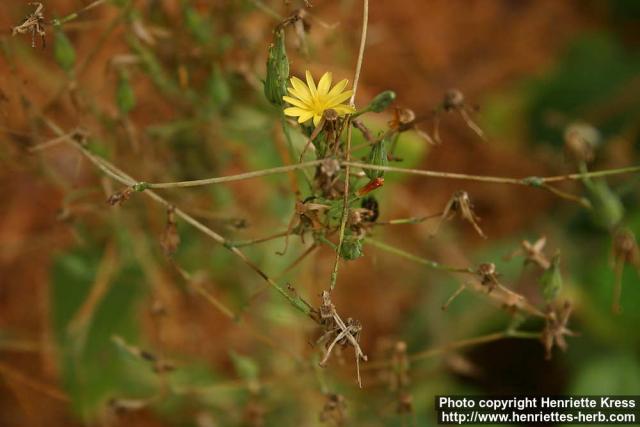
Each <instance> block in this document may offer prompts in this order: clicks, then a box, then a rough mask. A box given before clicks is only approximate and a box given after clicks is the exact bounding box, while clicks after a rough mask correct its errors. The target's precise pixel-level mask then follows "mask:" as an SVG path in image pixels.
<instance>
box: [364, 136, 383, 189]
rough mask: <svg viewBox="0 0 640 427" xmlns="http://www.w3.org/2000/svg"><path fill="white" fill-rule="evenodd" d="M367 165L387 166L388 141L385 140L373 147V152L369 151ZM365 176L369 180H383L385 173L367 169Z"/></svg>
mask: <svg viewBox="0 0 640 427" xmlns="http://www.w3.org/2000/svg"><path fill="white" fill-rule="evenodd" d="M367 163H369V164H370V165H374V166H387V165H388V164H389V160H388V159H387V139H386V138H383V139H382V140H380V141H379V142H377V143H375V144H373V145H371V151H369V157H368V158H367ZM364 173H365V175H367V177H368V178H369V179H376V178H382V177H383V176H384V171H382V170H376V169H365V170H364Z"/></svg>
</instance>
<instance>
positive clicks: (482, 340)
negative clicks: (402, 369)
mask: <svg viewBox="0 0 640 427" xmlns="http://www.w3.org/2000/svg"><path fill="white" fill-rule="evenodd" d="M505 338H518V339H538V338H540V334H539V333H537V332H534V333H531V332H523V331H505V332H496V333H493V334H488V335H483V336H480V337H475V338H469V339H465V340H460V341H456V342H454V343H450V344H447V345H444V346H442V347H437V348H432V349H429V350H425V351H421V352H418V353H414V354H412V355H410V356H409V360H410V361H412V362H415V361H418V360H423V359H428V358H430V357H433V356H437V355H439V354H443V353H448V352H450V351H453V350H458V349H461V348H465V347H471V346H474V345H479V344H486V343H489V342H493V341H499V340H501V339H505Z"/></svg>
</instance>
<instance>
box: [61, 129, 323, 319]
mask: <svg viewBox="0 0 640 427" xmlns="http://www.w3.org/2000/svg"><path fill="white" fill-rule="evenodd" d="M49 125H50V127H52V128H53V129H54V130H55V131H56V133H58V134H59V135H60V136H63V133H62V132H61V131H60V130H59V129H57V127H56V126H55V125H53V124H52V123H49ZM66 141H67V142H69V143H70V144H72V145H73V146H74V147H75V148H77V149H78V150H79V151H80V152H81V153H82V154H83V155H84V156H85V157H86V158H87V159H88V160H89V161H90V162H91V163H93V164H94V165H95V166H97V167H98V168H99V169H100V170H101V171H102V172H104V173H105V174H106V175H107V176H109V177H110V178H112V179H114V180H116V181H118V182H120V183H122V184H124V185H127V186H130V187H135V185H136V180H134V179H133V178H132V177H131V176H129V175H127V174H126V173H125V172H123V171H122V170H120V169H118V168H117V167H116V166H114V165H112V164H111V163H109V162H107V161H106V160H104V159H102V158H100V157H98V156H96V155H94V154H93V153H91V152H90V151H89V150H88V149H87V148H86V147H84V146H83V145H82V144H81V143H80V142H78V141H76V140H75V139H73V137H72V136H70V135H67V136H66ZM145 193H146V194H147V196H148V197H150V198H151V199H153V200H155V201H156V202H158V203H160V204H162V205H164V206H166V207H172V206H173V205H172V204H171V203H170V202H169V201H167V200H166V199H164V198H163V197H162V196H160V195H159V194H157V193H156V192H154V191H146V192H145ZM174 212H175V214H176V216H178V217H179V218H181V219H182V220H184V221H185V222H187V223H189V224H190V225H192V226H193V227H195V228H197V229H198V230H200V231H201V232H202V233H204V234H206V235H207V236H209V237H210V238H211V239H213V240H214V241H215V242H217V243H219V244H221V245H222V246H224V247H225V248H227V249H228V250H229V251H231V252H232V253H233V254H234V255H236V256H237V257H238V258H240V259H241V260H242V261H243V262H244V263H245V264H247V265H248V266H249V267H250V268H251V269H252V270H253V271H255V272H256V273H257V274H258V275H259V276H260V277H262V279H263V280H264V281H266V282H267V283H268V284H269V285H270V286H271V287H273V288H274V289H275V290H276V291H278V293H279V294H281V295H282V296H283V297H284V298H285V299H286V300H287V301H289V303H290V304H291V305H292V306H293V307H295V308H296V309H297V310H298V311H300V312H302V313H303V314H305V315H307V316H311V307H310V306H309V305H308V304H307V303H306V302H305V301H303V300H302V299H301V298H300V297H298V296H297V295H294V296H292V294H290V293H289V292H287V290H286V289H284V288H283V287H282V286H280V285H279V284H278V283H276V282H275V280H273V279H272V278H271V277H269V276H268V275H267V274H266V273H265V272H264V271H262V269H261V268H260V267H258V266H257V265H256V264H255V263H254V262H253V261H251V260H250V259H249V258H248V257H247V256H246V255H245V254H244V252H242V251H241V250H240V249H238V248H237V247H235V246H234V245H233V243H232V242H230V241H228V240H227V239H225V238H224V237H222V236H221V235H220V234H218V233H216V232H215V231H213V230H212V229H211V228H209V227H207V226H206V225H204V224H203V223H201V222H200V221H198V220H197V219H195V218H194V217H192V216H191V215H189V214H188V213H186V212H184V211H183V210H181V209H179V208H175V210H174Z"/></svg>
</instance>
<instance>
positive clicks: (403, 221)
mask: <svg viewBox="0 0 640 427" xmlns="http://www.w3.org/2000/svg"><path fill="white" fill-rule="evenodd" d="M441 216H442V212H439V213H437V214H432V215H425V216H414V217H411V218H398V219H390V220H388V221H376V222H374V223H373V225H401V224H420V223H421V222H424V221H426V220H428V219H434V218H440V217H441Z"/></svg>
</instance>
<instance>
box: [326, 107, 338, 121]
mask: <svg viewBox="0 0 640 427" xmlns="http://www.w3.org/2000/svg"><path fill="white" fill-rule="evenodd" d="M322 115H323V116H324V119H325V121H326V122H327V123H333V122H336V121H337V120H338V117H339V116H338V112H337V111H336V110H334V109H333V108H329V109H326V110H324V113H322Z"/></svg>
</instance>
